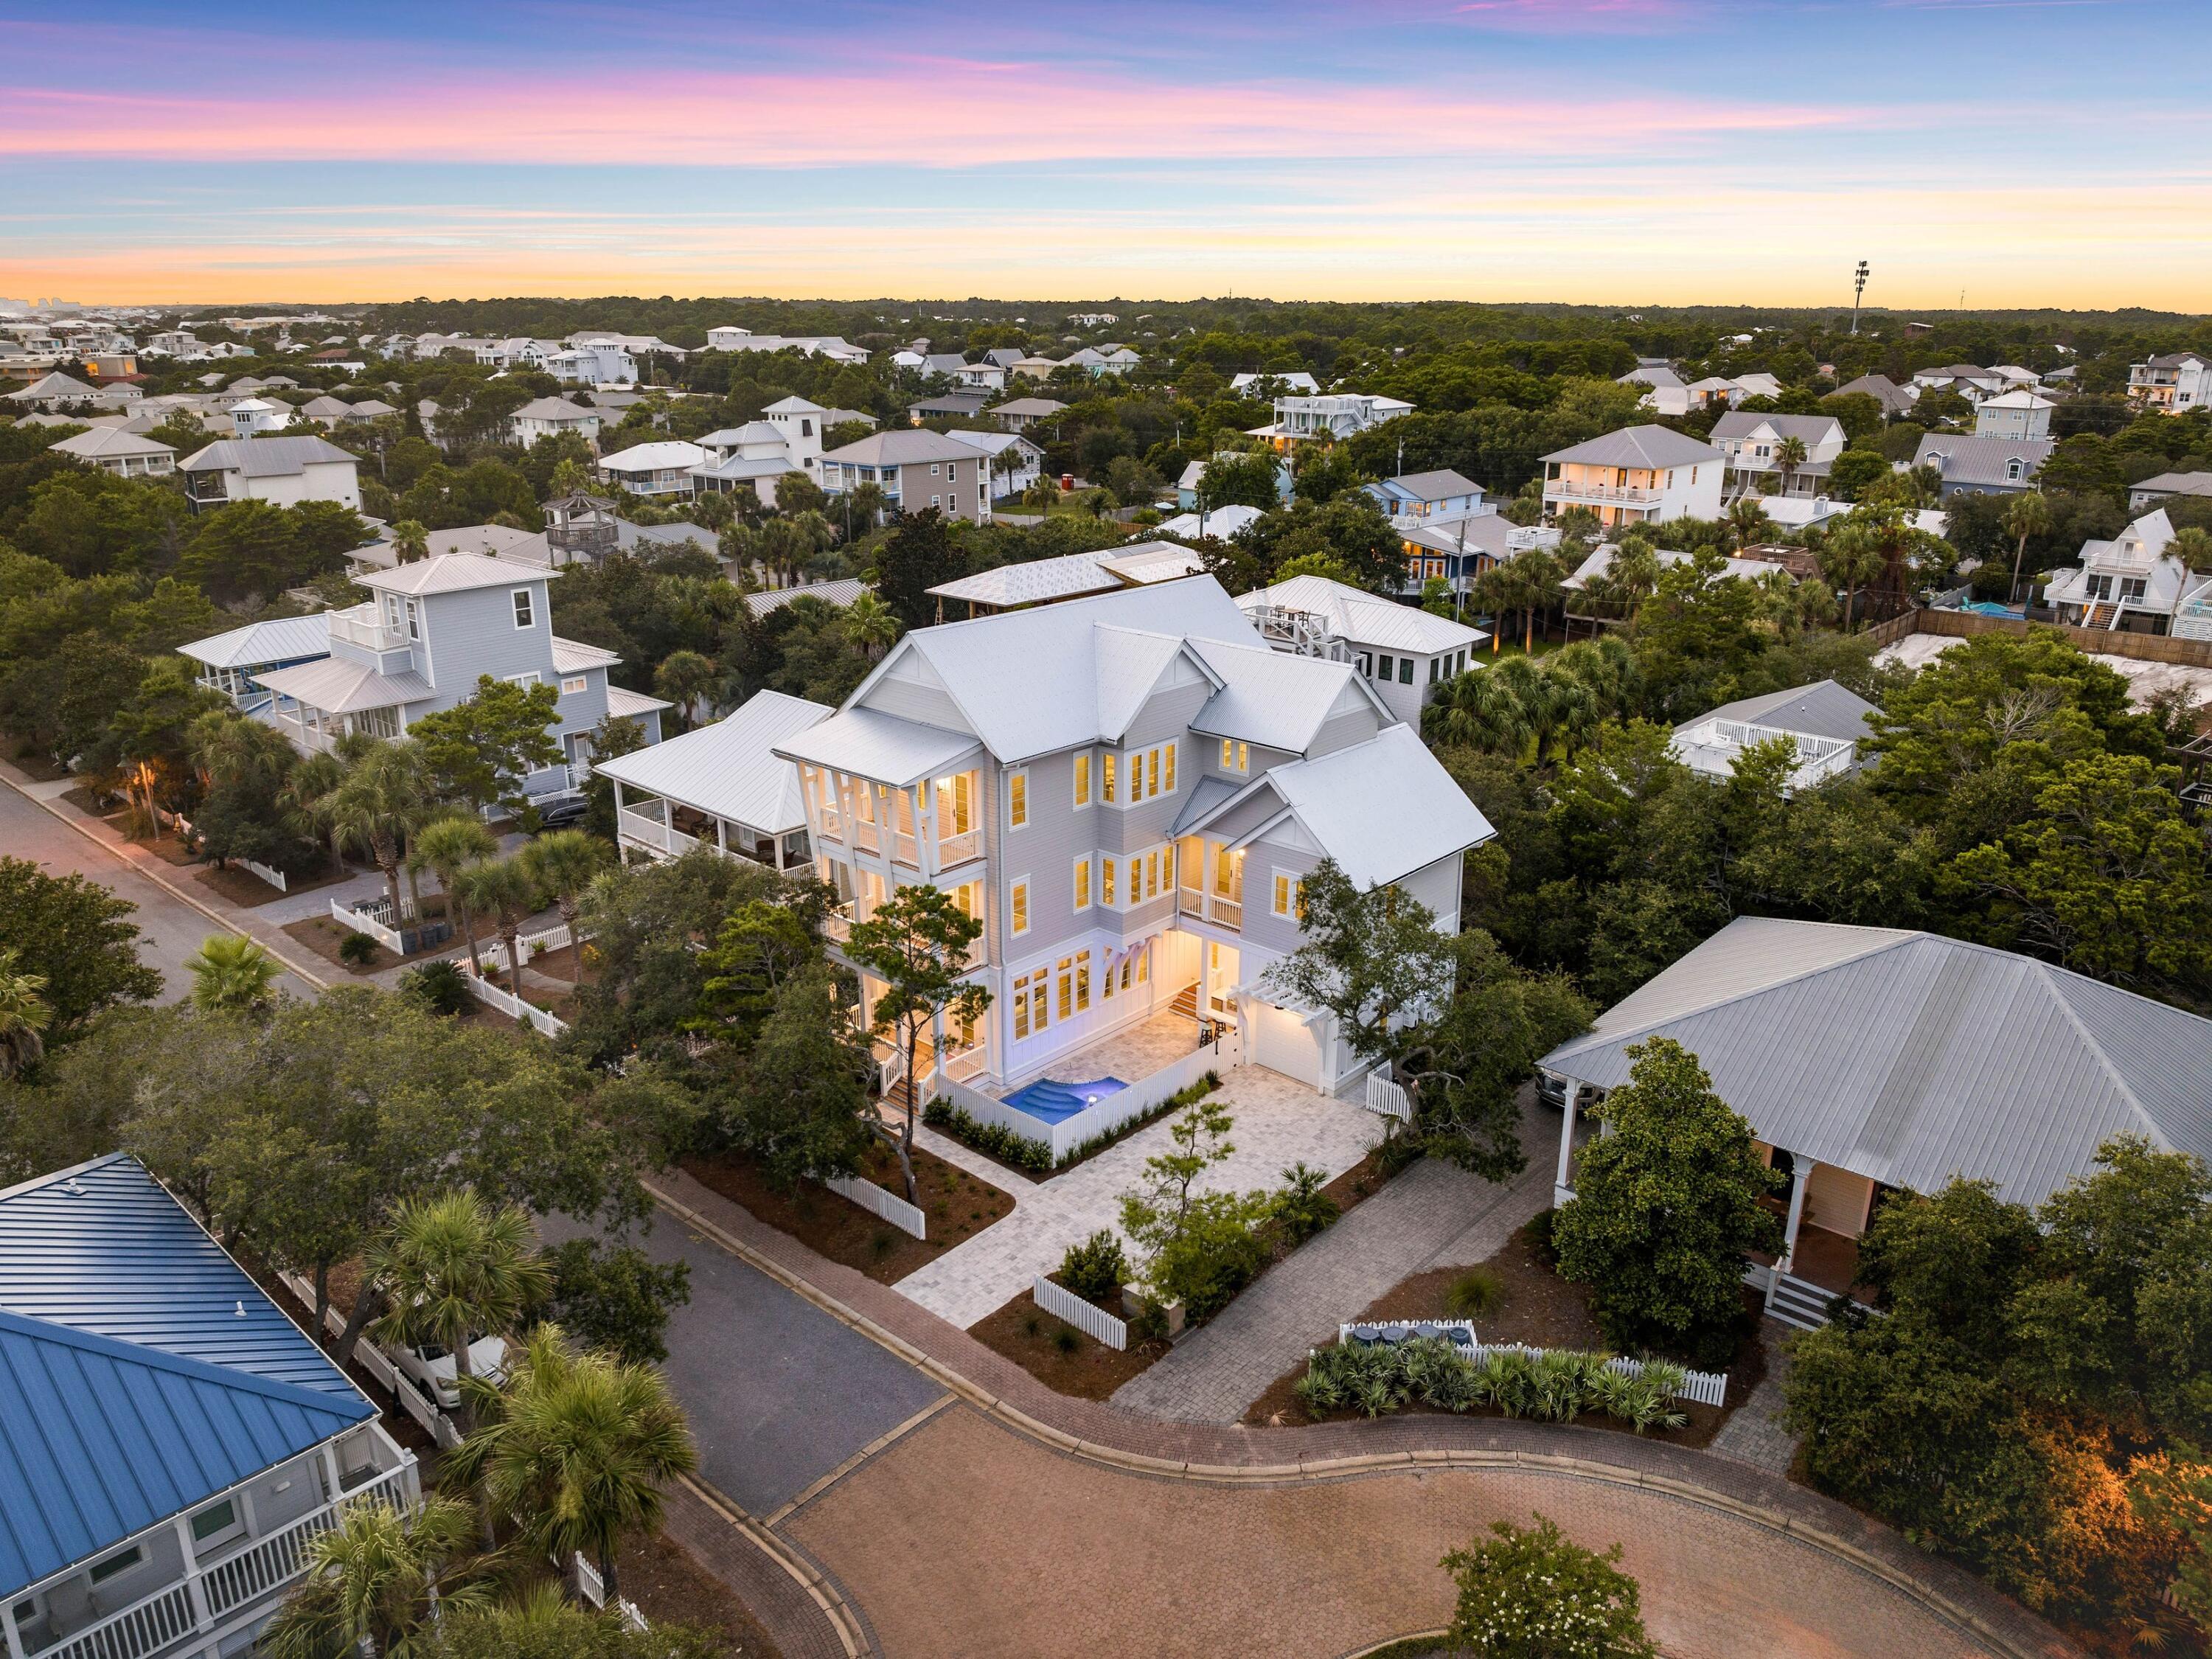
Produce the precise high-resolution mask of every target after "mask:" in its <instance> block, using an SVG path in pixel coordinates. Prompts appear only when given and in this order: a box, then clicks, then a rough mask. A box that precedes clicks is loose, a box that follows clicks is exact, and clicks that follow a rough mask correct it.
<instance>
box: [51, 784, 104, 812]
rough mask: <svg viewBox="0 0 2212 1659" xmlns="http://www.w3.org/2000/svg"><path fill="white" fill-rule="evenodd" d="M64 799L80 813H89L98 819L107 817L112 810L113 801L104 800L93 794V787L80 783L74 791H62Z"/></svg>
mask: <svg viewBox="0 0 2212 1659" xmlns="http://www.w3.org/2000/svg"><path fill="white" fill-rule="evenodd" d="M62 799H64V800H65V801H67V802H68V803H69V804H70V805H71V806H74V807H76V810H77V811H80V812H89V813H91V814H92V816H93V817H96V818H101V817H106V816H107V814H108V811H110V809H111V808H112V805H113V802H112V799H107V800H104V799H101V798H100V796H98V795H95V794H94V793H92V786H91V785H90V784H88V783H80V784H79V785H77V786H76V788H74V789H64V790H63V791H62Z"/></svg>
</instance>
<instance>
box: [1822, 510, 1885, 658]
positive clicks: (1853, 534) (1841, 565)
mask: <svg viewBox="0 0 2212 1659" xmlns="http://www.w3.org/2000/svg"><path fill="white" fill-rule="evenodd" d="M1882 566H1883V555H1882V550H1881V549H1880V548H1879V547H1877V546H1875V542H1874V538H1872V537H1871V536H1869V535H1868V534H1867V532H1866V529H1865V527H1864V526H1861V525H1852V524H1846V525H1844V526H1843V527H1842V528H1841V529H1839V530H1838V531H1836V532H1835V533H1834V534H1832V535H1831V536H1830V537H1829V538H1828V539H1827V540H1826V541H1825V542H1823V543H1821V544H1820V574H1822V575H1824V576H1826V578H1827V579H1828V585H1829V586H1831V587H1840V588H1842V589H1843V590H1844V632H1845V633H1846V634H1849V633H1850V632H1852V631H1853V629H1854V628H1855V626H1856V623H1857V618H1856V617H1854V616H1853V615H1852V611H1853V610H1854V609H1855V607H1856V605H1857V596H1858V591H1859V589H1860V587H1862V586H1864V585H1865V584H1866V583H1868V582H1870V581H1872V580H1874V579H1875V577H1877V576H1879V575H1881V572H1882Z"/></svg>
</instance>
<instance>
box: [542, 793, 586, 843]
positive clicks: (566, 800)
mask: <svg viewBox="0 0 2212 1659" xmlns="http://www.w3.org/2000/svg"><path fill="white" fill-rule="evenodd" d="M591 810H592V804H591V802H589V801H588V800H586V799H584V798H583V797H582V796H581V795H562V796H560V797H558V798H557V799H553V800H549V801H540V802H539V803H538V833H539V834H540V835H543V834H544V832H545V831H546V830H548V829H574V828H575V827H576V826H577V825H578V824H580V823H582V822H583V821H584V815H585V814H586V813H587V812H589V811H591Z"/></svg>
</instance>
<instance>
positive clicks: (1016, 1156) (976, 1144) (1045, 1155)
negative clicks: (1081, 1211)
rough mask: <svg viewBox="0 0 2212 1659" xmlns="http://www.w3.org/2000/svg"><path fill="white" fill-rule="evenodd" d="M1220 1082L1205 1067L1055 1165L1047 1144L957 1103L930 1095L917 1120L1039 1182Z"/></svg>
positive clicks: (1199, 1097) (1203, 1095)
mask: <svg viewBox="0 0 2212 1659" xmlns="http://www.w3.org/2000/svg"><path fill="white" fill-rule="evenodd" d="M1220 1087H1221V1074H1220V1073H1218V1072H1208V1073H1206V1075H1205V1076H1204V1077H1202V1078H1200V1079H1199V1080H1198V1081H1197V1082H1195V1083H1194V1084H1192V1085H1190V1086H1189V1087H1188V1089H1179V1090H1177V1091H1176V1092H1175V1093H1174V1094H1171V1095H1170V1096H1169V1097H1167V1098H1166V1099H1165V1100H1163V1101H1162V1102H1160V1103H1159V1104H1158V1105H1157V1106H1155V1107H1153V1108H1152V1109H1151V1110H1150V1111H1148V1112H1146V1114H1145V1115H1143V1116H1142V1117H1133V1118H1131V1119H1130V1120H1129V1121H1127V1122H1126V1123H1119V1124H1116V1125H1115V1127H1113V1128H1111V1129H1109V1130H1107V1131H1106V1133H1103V1134H1099V1135H1093V1136H1092V1137H1091V1139H1088V1140H1086V1141H1085V1142H1084V1143H1083V1144H1082V1145H1081V1146H1078V1147H1076V1148H1075V1150H1074V1151H1073V1152H1070V1153H1069V1154H1068V1156H1067V1158H1066V1160H1065V1161H1064V1162H1061V1163H1060V1164H1054V1162H1053V1161H1052V1149H1051V1148H1050V1147H1049V1146H1048V1145H1046V1144H1045V1143H1044V1142H1043V1141H1041V1140H1030V1139H1024V1137H1023V1136H1021V1135H1018V1134H1016V1133H1014V1132H1013V1131H1012V1130H1011V1129H1008V1128H1005V1127H1001V1126H1000V1125H999V1124H996V1123H979V1122H977V1121H975V1119H974V1118H973V1117H971V1116H969V1114H968V1113H967V1112H965V1111H964V1110H963V1109H961V1108H960V1107H958V1106H956V1105H953V1104H951V1103H949V1102H946V1101H943V1100H933V1101H931V1102H930V1103H929V1104H928V1105H927V1106H926V1107H924V1108H923V1109H922V1121H923V1122H925V1123H927V1124H928V1125H929V1127H931V1128H933V1129H935V1130H936V1131H938V1133H940V1134H943V1135H945V1136H948V1137H949V1138H951V1139H954V1140H957V1141H958V1142H959V1143H960V1144H961V1145H962V1146H965V1147H967V1148H968V1149H969V1151H970V1152H981V1154H982V1155H983V1156H984V1157H985V1158H989V1159H990V1160H991V1161H992V1162H993V1163H994V1164H1003V1165H1004V1166H1005V1167H1006V1168H1007V1169H1009V1170H1014V1171H1015V1172H1017V1173H1018V1174H1020V1175H1024V1176H1029V1177H1030V1178H1031V1179H1032V1180H1037V1181H1043V1180H1048V1179H1049V1178H1050V1177H1052V1176H1056V1175H1064V1174H1066V1172H1067V1171H1068V1170H1073V1168H1075V1166H1076V1165H1077V1164H1083V1163H1085V1162H1087V1161H1089V1160H1090V1159H1091V1158H1096V1157H1097V1156H1098V1154H1099V1153H1101V1152H1104V1151H1105V1150H1106V1149H1107V1148H1108V1147H1109V1146H1114V1145H1115V1144H1116V1143H1118V1142H1121V1141H1123V1140H1127V1139H1128V1138H1129V1137H1130V1136H1131V1135H1133V1134H1135V1133H1137V1132H1138V1131H1139V1129H1142V1128H1145V1127H1147V1126H1149V1125H1151V1124H1154V1123H1157V1122H1158V1121H1160V1120H1161V1119H1162V1118H1164V1117H1166V1116H1168V1115H1170V1114H1171V1113H1175V1112H1178V1111H1181V1110H1182V1109H1183V1108H1184V1107H1186V1106H1188V1105H1189V1104H1190V1103H1192V1102H1193V1101H1197V1100H1203V1099H1205V1098H1206V1097H1207V1096H1208V1095H1210V1094H1212V1093H1213V1092H1215V1091H1217V1090H1218V1089H1219V1088H1220Z"/></svg>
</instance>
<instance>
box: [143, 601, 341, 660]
mask: <svg viewBox="0 0 2212 1659" xmlns="http://www.w3.org/2000/svg"><path fill="white" fill-rule="evenodd" d="M330 649H331V625H330V612H328V611H317V612H316V613H315V614H314V615H313V616H312V617H278V618H277V619H276V620H275V621H273V622H258V623H246V626H245V627H243V628H234V629H231V630H230V631H229V632H228V633H227V634H217V635H213V636H212V637H210V638H208V639H204V640H194V641H192V642H191V644H190V645H180V646H179V647H177V650H178V652H179V653H180V654H181V655H184V656H187V657H190V658H191V659H193V660H194V661H195V662H204V663H205V664H206V665H208V666H209V667H210V668H251V667H253V666H254V665H257V664H258V663H264V662H295V661H303V660H305V659H308V658H313V657H322V656H327V655H329V654H330Z"/></svg>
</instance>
